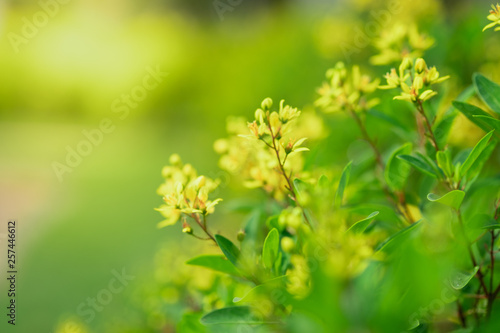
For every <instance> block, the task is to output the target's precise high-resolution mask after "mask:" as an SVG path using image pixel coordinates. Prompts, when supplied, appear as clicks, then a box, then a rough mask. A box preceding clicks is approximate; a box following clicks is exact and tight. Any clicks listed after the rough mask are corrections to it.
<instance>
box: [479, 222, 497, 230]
mask: <svg viewBox="0 0 500 333" xmlns="http://www.w3.org/2000/svg"><path fill="white" fill-rule="evenodd" d="M482 229H486V230H496V229H500V223H492V224H489V225H485V226H484V227H482Z"/></svg>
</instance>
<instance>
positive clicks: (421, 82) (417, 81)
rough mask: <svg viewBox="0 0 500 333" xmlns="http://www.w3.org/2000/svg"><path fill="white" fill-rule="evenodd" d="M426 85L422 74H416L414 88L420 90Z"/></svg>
mask: <svg viewBox="0 0 500 333" xmlns="http://www.w3.org/2000/svg"><path fill="white" fill-rule="evenodd" d="M423 87H424V80H423V79H422V77H421V76H420V75H417V76H415V79H414V80H413V88H414V89H415V90H416V91H417V92H418V91H419V90H420V89H422V88H423Z"/></svg>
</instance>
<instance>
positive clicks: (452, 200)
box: [427, 190, 465, 210]
mask: <svg viewBox="0 0 500 333" xmlns="http://www.w3.org/2000/svg"><path fill="white" fill-rule="evenodd" d="M464 197H465V192H464V191H460V190H454V191H451V192H448V193H446V194H445V195H443V196H441V197H440V196H438V195H436V194H433V193H429V194H428V195H427V199H428V200H429V201H432V202H439V203H441V204H443V205H446V206H449V207H451V208H453V209H455V210H458V209H459V208H460V205H461V204H462V201H463V200H464Z"/></svg>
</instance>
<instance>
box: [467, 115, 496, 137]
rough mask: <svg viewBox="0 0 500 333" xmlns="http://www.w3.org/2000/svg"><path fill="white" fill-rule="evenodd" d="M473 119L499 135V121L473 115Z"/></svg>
mask: <svg viewBox="0 0 500 333" xmlns="http://www.w3.org/2000/svg"><path fill="white" fill-rule="evenodd" d="M473 117H474V118H477V119H480V120H482V121H483V122H484V123H486V125H488V126H490V127H491V128H492V129H494V130H495V131H497V133H500V120H498V119H495V118H493V117H490V116H483V115H474V116H473Z"/></svg>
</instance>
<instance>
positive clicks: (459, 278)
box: [450, 266, 479, 290]
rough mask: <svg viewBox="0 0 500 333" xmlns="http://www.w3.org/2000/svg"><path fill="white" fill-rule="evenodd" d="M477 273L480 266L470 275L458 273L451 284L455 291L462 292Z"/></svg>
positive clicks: (451, 280)
mask: <svg viewBox="0 0 500 333" xmlns="http://www.w3.org/2000/svg"><path fill="white" fill-rule="evenodd" d="M477 271H479V266H476V267H474V269H473V270H472V272H470V273H462V272H456V273H455V274H454V276H453V277H452V278H451V279H450V284H451V286H452V288H453V289H456V290H460V289H462V288H464V287H465V286H466V285H467V284H468V283H469V281H470V280H472V278H473V277H474V276H475V275H476V273H477Z"/></svg>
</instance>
